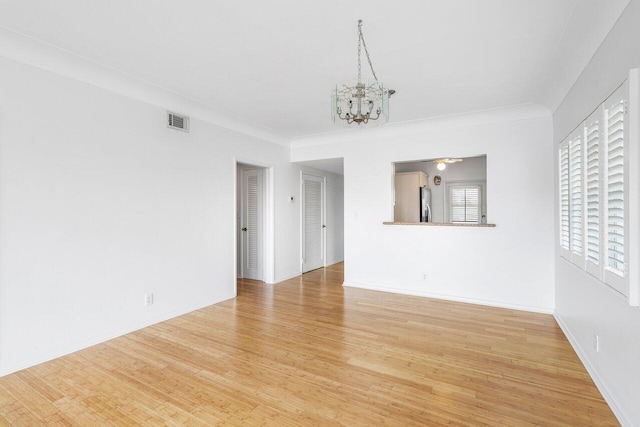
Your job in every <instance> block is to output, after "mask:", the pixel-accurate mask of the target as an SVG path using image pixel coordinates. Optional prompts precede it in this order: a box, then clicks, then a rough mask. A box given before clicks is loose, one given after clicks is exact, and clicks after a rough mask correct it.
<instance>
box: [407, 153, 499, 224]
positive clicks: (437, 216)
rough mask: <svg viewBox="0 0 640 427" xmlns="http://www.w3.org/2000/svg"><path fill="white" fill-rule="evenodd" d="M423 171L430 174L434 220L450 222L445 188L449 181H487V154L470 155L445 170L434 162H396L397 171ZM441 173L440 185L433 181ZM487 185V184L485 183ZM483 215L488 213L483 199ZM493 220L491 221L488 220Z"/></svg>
mask: <svg viewBox="0 0 640 427" xmlns="http://www.w3.org/2000/svg"><path fill="white" fill-rule="evenodd" d="M413 171H422V172H424V173H426V174H427V175H428V176H429V188H430V189H431V205H432V206H431V213H432V215H433V222H448V218H445V190H446V188H447V183H454V182H465V181H466V182H469V181H485V182H486V179H487V158H486V157H485V156H479V157H468V158H466V159H464V160H463V161H462V162H458V163H452V164H449V165H447V167H446V168H445V170H443V171H440V170H438V169H437V164H436V163H433V162H409V163H396V172H413ZM436 175H440V177H441V178H442V181H441V183H440V185H435V184H434V183H433V177H434V176H436ZM485 187H486V185H485ZM485 190H486V188H485ZM482 204H483V211H482V213H483V215H486V214H487V210H486V200H483V201H482ZM487 222H491V221H487Z"/></svg>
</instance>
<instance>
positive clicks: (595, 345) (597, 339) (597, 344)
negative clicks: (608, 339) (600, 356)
mask: <svg viewBox="0 0 640 427" xmlns="http://www.w3.org/2000/svg"><path fill="white" fill-rule="evenodd" d="M593 348H594V349H595V351H596V353H600V337H599V336H598V334H596V335H594V336H593Z"/></svg>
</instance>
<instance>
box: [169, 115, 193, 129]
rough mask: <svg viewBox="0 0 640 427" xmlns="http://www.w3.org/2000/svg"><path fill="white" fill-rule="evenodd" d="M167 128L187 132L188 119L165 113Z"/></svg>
mask: <svg viewBox="0 0 640 427" xmlns="http://www.w3.org/2000/svg"><path fill="white" fill-rule="evenodd" d="M167 127H169V128H171V129H176V130H181V131H182V132H189V117H187V116H181V115H179V114H176V113H171V112H169V111H167Z"/></svg>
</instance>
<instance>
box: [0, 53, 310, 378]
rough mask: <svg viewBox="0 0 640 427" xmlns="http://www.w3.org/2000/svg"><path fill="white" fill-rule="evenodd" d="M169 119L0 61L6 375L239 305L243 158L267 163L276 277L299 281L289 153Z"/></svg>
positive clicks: (0, 329) (1, 357)
mask: <svg viewBox="0 0 640 427" xmlns="http://www.w3.org/2000/svg"><path fill="white" fill-rule="evenodd" d="M165 120H166V117H165V108H163V107H157V106H154V105H152V104H149V103H145V102H142V101H140V100H136V99H133V98H129V97H125V96H122V95H119V94H116V93H114V92H112V91H108V90H104V89H101V88H98V87H96V86H94V85H90V84H86V83H82V82H79V81H77V80H75V79H70V78H67V77H62V76H60V75H58V74H54V73H51V72H48V71H43V70H41V69H38V68H35V67H32V66H28V65H23V64H21V63H18V62H15V61H13V60H9V59H6V58H0V375H3V374H6V373H9V372H12V371H15V370H18V369H21V368H24V367H27V366H30V365H33V364H36V363H39V362H42V361H45V360H47V359H51V358H54V357H57V356H59V355H62V354H65V353H69V352H72V351H75V350H78V349H80V348H83V347H85V346H89V345H92V344H95V343H97V342H101V341H104V340H107V339H109V338H112V337H115V336H118V335H121V334H124V333H127V332H130V331H132V330H135V329H138V328H141V327H144V326H147V325H150V324H153V323H156V322H158V321H161V320H163V319H167V318H170V317H173V316H176V315H179V314H182V313H185V312H188V311H191V310H194V309H197V308H200V307H203V306H207V305H210V304H213V303H216V302H219V301H222V300H225V299H228V298H232V297H233V296H234V295H235V273H236V271H235V263H234V258H235V256H234V254H235V251H234V247H235V241H236V230H235V225H234V217H235V178H236V160H239V161H244V162H251V163H257V164H261V165H267V166H271V167H273V170H274V179H275V195H274V202H275V206H274V208H275V221H274V222H275V239H276V240H275V248H274V249H275V279H276V281H279V280H282V279H284V278H287V277H292V276H295V275H297V274H299V271H300V263H299V258H300V237H299V231H298V230H299V220H300V207H299V204H298V203H294V204H290V203H289V202H288V198H289V196H290V195H297V194H299V173H300V169H299V168H298V167H294V166H293V165H291V163H290V161H289V157H290V151H289V148H288V147H286V146H283V145H278V144H274V143H271V142H266V141H265V140H262V139H259V138H257V137H252V136H247V135H245V134H242V133H239V132H236V131H232V130H229V129H226V128H222V127H219V126H216V125H213V124H210V123H208V122H205V121H202V120H198V119H196V118H193V117H192V121H191V132H190V133H188V134H187V133H183V132H178V131H174V130H170V129H168V128H167V127H166V124H165V123H166V121H165ZM146 293H153V294H154V303H153V305H150V306H147V307H145V306H144V295H145V294H146Z"/></svg>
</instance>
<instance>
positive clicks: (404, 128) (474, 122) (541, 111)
mask: <svg viewBox="0 0 640 427" xmlns="http://www.w3.org/2000/svg"><path fill="white" fill-rule="evenodd" d="M538 117H551V111H550V110H549V109H548V108H547V107H545V106H543V105H541V104H537V103H527V104H518V105H512V106H507V107H500V108H493V109H489V110H481V111H472V112H467V113H461V114H452V115H447V116H439V117H432V118H427V119H420V120H413V121H406V122H397V123H387V124H386V125H384V126H382V127H376V128H366V129H349V130H342V131H337V132H328V133H320V134H314V135H306V136H301V137H296V138H293V139H292V140H291V147H308V146H314V145H324V144H334V143H339V142H348V141H361V140H365V139H375V138H384V137H389V136H400V135H411V134H416V133H421V132H426V131H431V130H437V129H450V128H460V127H467V126H478V125H484V124H490V123H500V122H513V121H518V120H528V119H533V118H538Z"/></svg>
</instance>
